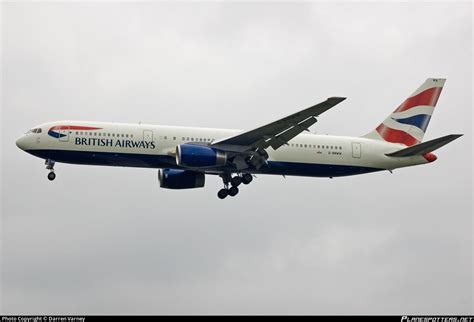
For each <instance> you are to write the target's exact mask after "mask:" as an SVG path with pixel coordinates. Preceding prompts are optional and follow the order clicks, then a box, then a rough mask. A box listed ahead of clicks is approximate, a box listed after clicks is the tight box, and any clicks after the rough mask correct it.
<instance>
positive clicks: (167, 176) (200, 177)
mask: <svg viewBox="0 0 474 322" xmlns="http://www.w3.org/2000/svg"><path fill="white" fill-rule="evenodd" d="M158 180H159V181H160V187H161V188H166V189H192V188H202V187H204V183H205V175H204V173H200V172H195V171H189V170H174V169H160V170H158Z"/></svg>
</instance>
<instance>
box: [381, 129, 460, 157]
mask: <svg viewBox="0 0 474 322" xmlns="http://www.w3.org/2000/svg"><path fill="white" fill-rule="evenodd" d="M461 136H462V134H450V135H446V136H443V137H440V138H437V139H434V140H431V141H426V142H423V143H419V144H416V145H413V146H410V147H408V148H406V149H402V150H399V151H396V152H392V153H387V154H385V155H386V156H389V157H411V156H414V155H424V154H426V153H429V152H433V151H434V150H437V149H439V148H440V147H442V146H444V145H446V144H448V143H449V142H451V141H454V140H456V139H457V138H459V137H461Z"/></svg>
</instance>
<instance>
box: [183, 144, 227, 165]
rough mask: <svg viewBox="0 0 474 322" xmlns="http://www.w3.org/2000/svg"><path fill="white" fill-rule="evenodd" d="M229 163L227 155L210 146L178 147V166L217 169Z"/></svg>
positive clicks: (186, 145)
mask: <svg viewBox="0 0 474 322" xmlns="http://www.w3.org/2000/svg"><path fill="white" fill-rule="evenodd" d="M226 163H227V154H226V153H225V152H223V151H219V150H216V149H213V148H211V147H208V146H201V145H193V144H181V145H178V146H177V147H176V164H177V165H179V166H186V167H194V168H200V167H216V166H222V165H225V164H226Z"/></svg>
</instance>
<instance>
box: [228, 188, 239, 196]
mask: <svg viewBox="0 0 474 322" xmlns="http://www.w3.org/2000/svg"><path fill="white" fill-rule="evenodd" d="M238 193H239V188H237V187H236V186H232V187H230V189H229V196H231V197H234V196H236V195H237V194H238Z"/></svg>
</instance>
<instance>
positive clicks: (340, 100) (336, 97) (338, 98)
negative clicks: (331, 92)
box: [328, 96, 347, 102]
mask: <svg viewBox="0 0 474 322" xmlns="http://www.w3.org/2000/svg"><path fill="white" fill-rule="evenodd" d="M346 98H347V97H340V96H333V97H329V98H328V101H329V100H330V101H338V102H342V101H343V100H345V99H346Z"/></svg>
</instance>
